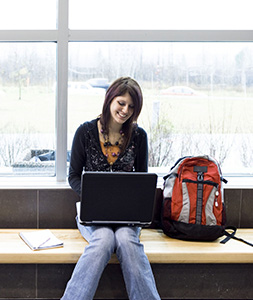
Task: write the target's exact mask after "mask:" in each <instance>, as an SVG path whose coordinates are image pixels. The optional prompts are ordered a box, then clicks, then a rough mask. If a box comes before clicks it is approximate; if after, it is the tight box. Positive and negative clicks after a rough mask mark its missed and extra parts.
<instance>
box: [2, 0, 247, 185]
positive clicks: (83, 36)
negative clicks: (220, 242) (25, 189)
mask: <svg viewBox="0 0 253 300" xmlns="http://www.w3.org/2000/svg"><path fill="white" fill-rule="evenodd" d="M7 2H8V3H7ZM35 3H36V4H35ZM165 3H167V1H160V0H158V1H156V2H153V1H150V2H149V1H145V2H144V1H141V0H140V1H131V0H130V1H128V3H127V5H126V4H124V5H123V3H122V5H123V6H122V5H119V2H118V1H115V0H108V1H106V2H104V1H90V2H87V1H79V0H55V1H52V0H43V1H39V0H37V1H34V0H16V1H15V0H9V1H2V0H0V5H1V9H0V112H1V120H0V146H1V147H0V176H6V175H8V176H17V175H18V176H55V175H56V178H57V181H64V180H65V179H66V175H67V168H68V164H69V156H70V150H71V144H72V139H73V134H74V132H75V130H76V128H77V127H78V126H79V125H80V124H81V123H83V122H85V121H87V120H91V119H93V118H96V117H97V116H98V115H99V114H100V112H101V106H102V103H103V99H104V94H105V91H106V88H107V87H108V85H109V84H110V82H112V81H113V80H114V79H116V78H117V77H120V76H132V77H134V78H135V79H136V80H137V81H138V82H139V83H140V84H141V86H142V89H143V93H144V107H143V111H142V113H141V116H140V118H139V124H140V126H142V127H144V129H146V131H147V133H148V137H149V149H150V156H149V167H150V168H154V167H155V168H156V171H157V170H163V168H164V170H166V171H167V170H169V168H170V167H171V166H172V164H173V163H174V162H175V160H177V159H178V158H179V157H181V156H184V155H193V154H200V153H201V154H203V153H205V154H209V155H211V156H214V157H215V158H216V159H217V160H218V161H219V162H220V163H221V166H222V170H223V173H226V174H236V175H238V174H242V175H246V174H250V175H252V173H253V171H252V170H253V163H252V161H253V157H252V151H251V149H252V147H253V121H252V120H253V110H252V106H253V33H252V32H253V31H252V29H253V28H252V24H251V21H250V20H251V15H250V9H249V8H250V1H248V0H242V1H240V5H239V4H238V1H233V0H232V1H231V0H230V1H227V0H224V1H223V2H222V4H221V2H220V1H213V2H212V5H211V6H209V7H208V10H207V9H206V6H205V7H204V5H203V1H199V0H193V1H184V0H178V1H174V3H172V1H171V2H170V7H166V5H165ZM144 6H145V8H146V10H145V13H144V11H143V7H144ZM228 6H229V14H226V22H224V16H225V15H224V13H225V12H227V7H228ZM217 7H219V9H218V10H217ZM14 8H15V9H14ZM242 16H243V17H242ZM140 20H141V22H140ZM214 20H215V22H214ZM219 29H221V30H219Z"/></svg>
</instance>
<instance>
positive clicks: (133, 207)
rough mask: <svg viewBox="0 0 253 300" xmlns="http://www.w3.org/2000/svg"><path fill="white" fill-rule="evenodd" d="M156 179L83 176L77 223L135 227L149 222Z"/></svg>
mask: <svg viewBox="0 0 253 300" xmlns="http://www.w3.org/2000/svg"><path fill="white" fill-rule="evenodd" d="M156 183H157V175H156V174H154V173H140V172H84V173H83V174H82V183H81V203H77V211H78V216H79V222H80V223H81V224H86V225H106V224H108V225H111V224H116V225H138V226H148V225H149V224H151V222H152V218H153V210H154V203H155V193H156Z"/></svg>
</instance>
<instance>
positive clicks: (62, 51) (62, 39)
mask: <svg viewBox="0 0 253 300" xmlns="http://www.w3.org/2000/svg"><path fill="white" fill-rule="evenodd" d="M57 42H58V44H57V94H56V180H57V181H65V180H66V171H67V160H66V158H67V102H68V89H67V84H68V0H59V1H58V40H57Z"/></svg>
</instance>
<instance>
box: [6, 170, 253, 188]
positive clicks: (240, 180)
mask: <svg viewBox="0 0 253 300" xmlns="http://www.w3.org/2000/svg"><path fill="white" fill-rule="evenodd" d="M165 175H166V174H162V173H158V176H159V177H158V182H157V187H158V188H162V187H163V176H165ZM224 177H225V178H226V179H227V180H228V183H227V184H224V185H223V187H224V189H227V188H232V189H242V188H247V189H249V188H253V176H227V175H226V176H224ZM68 188H69V189H70V186H69V183H68V181H67V179H66V181H64V182H57V181H56V177H0V189H68Z"/></svg>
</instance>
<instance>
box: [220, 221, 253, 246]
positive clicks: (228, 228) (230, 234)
mask: <svg viewBox="0 0 253 300" xmlns="http://www.w3.org/2000/svg"><path fill="white" fill-rule="evenodd" d="M227 230H232V232H231V233H230V232H228V231H227ZM236 230H237V228H236V227H234V226H227V227H225V229H224V235H226V237H225V239H224V240H222V241H221V242H220V243H221V244H225V243H226V242H228V241H229V240H230V239H234V240H237V241H239V242H243V243H245V244H247V245H249V246H251V247H253V244H251V243H250V242H248V241H245V240H244V239H242V238H238V237H237V236H235V233H236Z"/></svg>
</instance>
